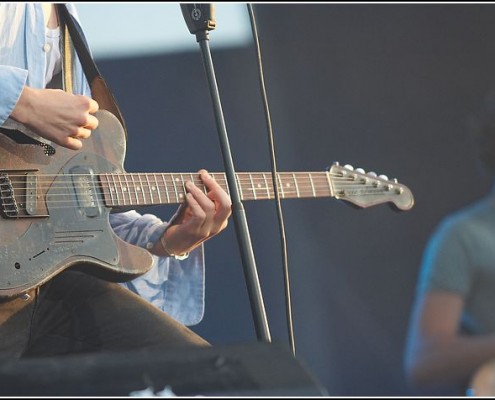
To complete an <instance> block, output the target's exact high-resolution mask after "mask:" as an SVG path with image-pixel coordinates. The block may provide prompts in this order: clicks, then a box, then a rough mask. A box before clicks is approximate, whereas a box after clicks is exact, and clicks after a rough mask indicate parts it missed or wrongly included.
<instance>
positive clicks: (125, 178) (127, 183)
mask: <svg viewBox="0 0 495 400" xmlns="http://www.w3.org/2000/svg"><path fill="white" fill-rule="evenodd" d="M127 175H128V174H124V180H125V184H126V187H127V189H126V190H127V193H128V195H129V204H131V205H132V197H131V196H132V195H131V191H130V188H129V182H128V181H127Z"/></svg>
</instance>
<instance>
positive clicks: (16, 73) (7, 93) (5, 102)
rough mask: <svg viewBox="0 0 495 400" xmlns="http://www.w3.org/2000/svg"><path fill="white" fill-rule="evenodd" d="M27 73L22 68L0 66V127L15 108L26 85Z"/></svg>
mask: <svg viewBox="0 0 495 400" xmlns="http://www.w3.org/2000/svg"><path fill="white" fill-rule="evenodd" d="M27 77H28V71H27V70H25V69H22V68H17V67H11V66H8V65H0V93H1V96H2V101H1V102H0V126H2V125H3V124H4V123H5V121H6V120H7V118H8V117H9V115H10V114H11V112H12V110H13V109H14V108H15V105H16V104H17V101H18V100H19V97H20V96H21V93H22V90H23V88H24V85H25V84H26V81H27Z"/></svg>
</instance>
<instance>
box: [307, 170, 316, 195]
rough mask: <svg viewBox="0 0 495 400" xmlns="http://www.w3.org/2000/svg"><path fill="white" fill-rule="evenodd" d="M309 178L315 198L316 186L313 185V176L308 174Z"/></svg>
mask: <svg viewBox="0 0 495 400" xmlns="http://www.w3.org/2000/svg"><path fill="white" fill-rule="evenodd" d="M308 176H309V181H310V182H311V190H312V191H313V196H314V197H316V192H315V186H314V184H313V177H312V176H311V173H308Z"/></svg>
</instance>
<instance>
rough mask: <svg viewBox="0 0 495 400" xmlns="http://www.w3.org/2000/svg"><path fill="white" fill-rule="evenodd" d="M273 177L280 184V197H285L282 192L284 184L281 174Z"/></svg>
mask: <svg viewBox="0 0 495 400" xmlns="http://www.w3.org/2000/svg"><path fill="white" fill-rule="evenodd" d="M275 179H278V184H279V186H280V194H281V197H282V198H284V197H285V194H284V184H283V182H282V178H281V174H277V175H276V176H275Z"/></svg>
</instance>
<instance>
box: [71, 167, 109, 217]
mask: <svg viewBox="0 0 495 400" xmlns="http://www.w3.org/2000/svg"><path fill="white" fill-rule="evenodd" d="M70 174H71V177H72V183H73V188H74V192H75V195H76V199H77V206H78V207H79V209H80V210H81V211H82V212H83V213H84V214H85V215H86V216H88V217H97V216H98V215H100V214H101V213H102V210H101V206H100V200H99V196H98V192H97V188H96V184H95V179H94V177H95V175H94V172H93V170H92V169H91V168H89V167H82V166H76V167H74V168H71V170H70Z"/></svg>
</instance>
